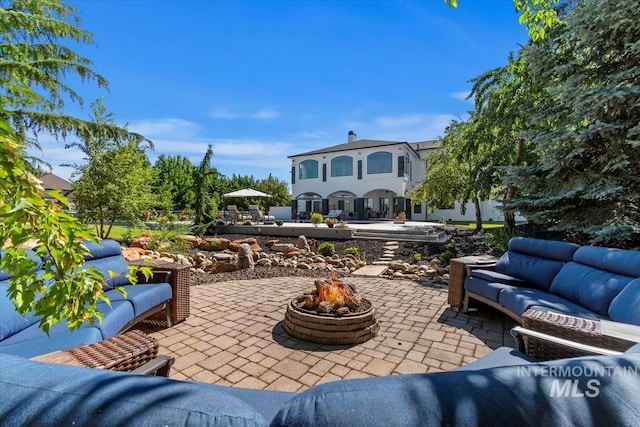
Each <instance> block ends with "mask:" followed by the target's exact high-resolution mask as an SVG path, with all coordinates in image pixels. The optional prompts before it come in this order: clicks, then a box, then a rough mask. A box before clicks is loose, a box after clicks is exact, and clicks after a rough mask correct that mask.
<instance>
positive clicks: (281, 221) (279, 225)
mask: <svg viewBox="0 0 640 427" xmlns="http://www.w3.org/2000/svg"><path fill="white" fill-rule="evenodd" d="M275 223H276V225H277V226H278V227H282V224H284V221H283V220H281V219H276V220H275Z"/></svg>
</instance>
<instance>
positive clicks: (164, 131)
mask: <svg viewBox="0 0 640 427" xmlns="http://www.w3.org/2000/svg"><path fill="white" fill-rule="evenodd" d="M200 129H201V127H200V125H199V124H198V123H195V122H190V121H188V120H183V119H173V118H165V119H150V120H140V121H137V122H132V123H130V124H129V130H130V131H132V132H137V133H139V134H141V135H142V136H144V137H146V138H149V139H151V140H153V139H154V137H160V138H189V137H192V136H195V135H197V134H198V132H200Z"/></svg>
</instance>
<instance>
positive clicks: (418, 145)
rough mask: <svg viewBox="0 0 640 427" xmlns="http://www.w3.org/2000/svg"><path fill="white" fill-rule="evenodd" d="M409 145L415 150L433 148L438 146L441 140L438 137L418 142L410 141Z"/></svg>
mask: <svg viewBox="0 0 640 427" xmlns="http://www.w3.org/2000/svg"><path fill="white" fill-rule="evenodd" d="M409 145H411V147H412V148H413V149H414V150H416V151H420V150H433V149H434V148H440V145H441V141H440V140H439V139H436V140H433V141H420V142H412V143H410V144H409Z"/></svg>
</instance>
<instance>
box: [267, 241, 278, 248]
mask: <svg viewBox="0 0 640 427" xmlns="http://www.w3.org/2000/svg"><path fill="white" fill-rule="evenodd" d="M278 242H279V240H278V239H273V240H269V241H268V242H267V246H268V247H272V246H273V245H275V244H276V243H278Z"/></svg>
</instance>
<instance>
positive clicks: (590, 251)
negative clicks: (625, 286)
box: [573, 246, 640, 278]
mask: <svg viewBox="0 0 640 427" xmlns="http://www.w3.org/2000/svg"><path fill="white" fill-rule="evenodd" d="M573 260H574V261H575V262H579V263H580V264H585V265H590V266H591V267H595V268H597V269H600V270H606V271H610V272H612V273H617V274H622V275H624V276H630V277H633V278H635V277H640V251H631V250H624V249H614V248H603V247H599V246H583V247H581V248H580V249H578V250H577V251H576V253H575V254H574V256H573Z"/></svg>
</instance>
